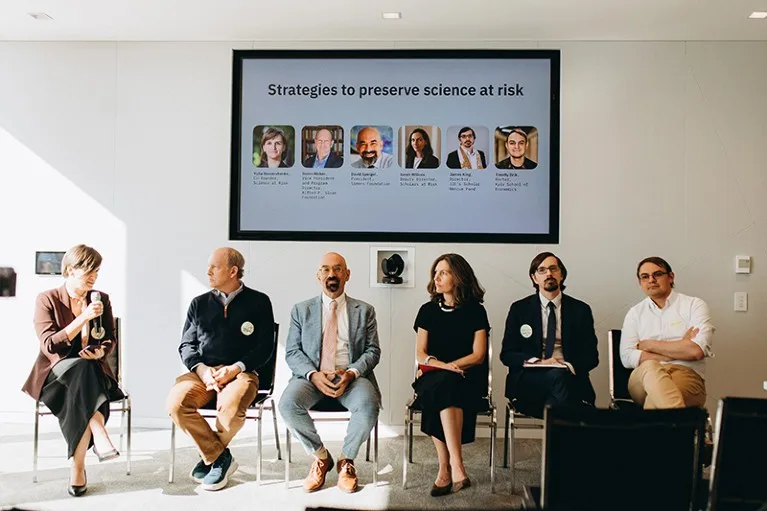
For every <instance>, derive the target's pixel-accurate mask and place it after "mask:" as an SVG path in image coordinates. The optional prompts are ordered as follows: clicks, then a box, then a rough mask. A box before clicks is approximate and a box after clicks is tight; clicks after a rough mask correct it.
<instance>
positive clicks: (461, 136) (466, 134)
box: [458, 133, 474, 138]
mask: <svg viewBox="0 0 767 511" xmlns="http://www.w3.org/2000/svg"><path fill="white" fill-rule="evenodd" d="M458 138H474V135H472V134H471V133H463V134H461V135H459V136H458Z"/></svg>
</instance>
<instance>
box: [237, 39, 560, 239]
mask: <svg viewBox="0 0 767 511" xmlns="http://www.w3.org/2000/svg"><path fill="white" fill-rule="evenodd" d="M559 75H560V53H559V51H558V50H477V51H475V50H417V51H416V50H353V51H337V50H332V51H324V50H320V51H308V50H307V51H287V50H285V51H283V50H269V51H260V50H243V51H241V50H235V51H234V61H233V81H232V145H231V150H232V152H231V192H230V193H231V195H230V216H229V234H230V238H231V239H233V240H297V241H373V242H379V241H403V242H467V243H469V242H471V243H557V242H558V241H559Z"/></svg>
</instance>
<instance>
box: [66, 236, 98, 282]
mask: <svg viewBox="0 0 767 511" xmlns="http://www.w3.org/2000/svg"><path fill="white" fill-rule="evenodd" d="M101 261H102V257H101V254H99V253H98V251H97V250H96V249H95V248H93V247H89V246H87V245H82V244H81V245H75V246H74V247H72V248H70V249H69V250H67V253H66V254H64V257H63V259H62V260H61V274H62V275H63V276H64V277H66V276H67V269H72V270H83V271H84V272H85V273H91V272H93V271H96V270H98V269H99V268H101Z"/></svg>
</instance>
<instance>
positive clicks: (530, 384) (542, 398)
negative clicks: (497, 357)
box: [506, 368, 584, 419]
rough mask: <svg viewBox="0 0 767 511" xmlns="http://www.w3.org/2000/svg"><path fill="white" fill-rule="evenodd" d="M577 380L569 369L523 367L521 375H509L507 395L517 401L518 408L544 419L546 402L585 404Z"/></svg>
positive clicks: (553, 404)
mask: <svg viewBox="0 0 767 511" xmlns="http://www.w3.org/2000/svg"><path fill="white" fill-rule="evenodd" d="M577 383H578V382H577V381H576V378H575V376H573V374H572V373H571V372H570V371H568V370H567V369H562V368H551V369H541V368H535V369H523V370H522V372H521V373H520V374H519V375H513V376H512V375H509V379H508V380H507V382H506V397H507V398H508V399H509V400H511V401H513V403H514V408H515V409H516V410H517V411H519V412H521V413H524V414H525V415H529V416H531V417H538V418H539V419H542V418H543V409H544V407H545V406H546V405H552V406H559V405H565V406H581V405H583V404H584V403H583V400H582V398H581V396H580V395H579V394H580V392H578V389H577Z"/></svg>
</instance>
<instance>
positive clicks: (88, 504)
mask: <svg viewBox="0 0 767 511" xmlns="http://www.w3.org/2000/svg"><path fill="white" fill-rule="evenodd" d="M46 422H47V428H46V429H44V430H42V431H41V444H40V469H39V482H38V483H32V475H31V469H32V435H31V431H32V428H31V426H29V425H20V424H0V459H2V460H3V461H4V463H3V464H2V466H1V468H0V506H11V505H15V506H18V507H21V508H25V509H45V510H67V509H86V508H93V509H96V508H99V509H109V510H110V511H118V510H123V509H125V510H128V509H130V510H137V509H146V510H150V509H160V508H162V509H166V510H184V511H188V509H189V507H190V506H195V507H198V506H215V507H218V508H221V509H227V510H228V511H229V510H235V509H249V510H250V509H253V508H254V507H255V508H260V509H280V511H291V510H296V511H298V510H303V509H305V508H306V507H307V506H312V507H319V506H328V507H339V508H359V509H437V508H440V509H478V508H484V509H515V508H519V507H520V505H521V499H520V498H519V497H518V496H516V495H511V494H510V492H509V470H508V469H504V468H502V467H501V464H502V461H503V460H502V455H503V440H502V439H499V441H498V442H497V443H496V465H497V467H498V468H497V469H496V485H495V491H496V493H495V494H492V493H490V472H489V466H488V462H489V458H488V455H489V452H488V451H489V443H490V440H489V439H487V438H482V439H478V440H477V441H476V442H475V443H473V444H469V445H467V446H465V449H464V456H465V465H466V468H467V472H468V474H469V477H470V478H471V480H472V487H471V488H468V489H466V490H462V491H460V492H458V493H456V494H452V495H448V496H445V497H440V498H433V497H430V496H429V489H430V488H431V485H432V483H433V481H434V477H435V476H436V472H437V464H436V458H435V453H434V447H433V445H432V444H431V441H430V440H429V439H428V438H426V437H417V438H416V440H415V445H414V461H415V463H413V464H411V465H409V470H408V488H407V489H406V490H403V489H402V442H403V440H402V437H399V438H397V437H393V438H381V439H380V441H379V482H378V487H374V486H373V484H372V470H373V463H372V462H370V463H367V462H365V461H364V458H365V457H364V452H363V453H361V455H360V457H359V458H358V459H357V463H356V464H357V468H358V474H359V477H360V484H361V485H362V489H361V490H360V491H359V492H357V493H355V494H353V495H347V494H344V493H342V492H341V491H339V490H338V489H337V488H336V487H335V483H336V480H337V479H336V475H335V473H334V472H331V473H330V474H329V478H328V481H327V483H326V485H325V488H323V489H322V490H320V491H318V492H316V493H314V494H310V495H307V494H305V493H304V492H303V490H302V489H301V484H302V481H303V478H304V477H305V475H306V472H307V470H308V468H309V457H308V456H307V455H306V454H304V452H303V450H302V449H301V448H300V446H299V445H298V444H297V443H295V442H294V443H293V448H292V452H293V463H292V464H291V481H290V488H289V489H286V488H285V485H284V479H283V477H284V464H283V461H279V462H277V461H274V459H275V457H276V449H275V445H274V440H273V439H272V438H265V442H264V446H265V449H264V465H263V467H264V468H263V473H262V476H263V483H262V485H261V486H260V487H259V486H258V485H257V483H256V459H257V457H256V442H255V436H254V434H253V433H254V429H255V428H252V427H250V428H247V427H246V428H245V429H243V431H242V432H241V433H240V435H238V438H236V439H235V441H234V442H233V444H232V453H233V454H234V456H235V458H236V460H237V462H238V464H239V466H240V468H239V470H238V471H237V472H236V473H235V474H234V476H233V478H232V479H231V480H230V484H229V486H228V487H227V488H225V489H223V490H221V491H219V492H206V491H204V490H201V489H199V487H198V485H196V484H195V483H194V482H193V481H192V480H191V479H189V477H188V472H189V470H190V468H191V467H192V466H193V465H194V463H196V461H197V459H198V458H197V453H196V450H195V449H194V448H193V447H192V445H191V443H190V442H189V441H188V439H186V438H185V437H183V435H181V436H180V437H179V439H178V441H179V444H178V448H177V451H176V481H175V483H173V484H170V483H168V461H169V459H170V454H169V431H168V430H149V429H145V430H139V429H134V432H133V467H132V473H131V475H130V476H126V474H125V468H126V465H125V460H124V457H121V458H120V459H118V460H115V461H110V462H106V463H101V464H100V463H98V461H97V460H96V459H95V457H94V456H93V455H91V454H89V456H88V458H87V467H88V469H87V474H88V493H87V495H86V496H85V497H82V498H78V499H75V498H72V497H69V496H68V495H67V494H66V487H67V483H68V477H69V469H68V464H67V461H66V459H65V456H64V448H65V446H64V443H63V441H62V439H61V434H60V433H59V432H58V430H57V429H56V424H55V421H46ZM267 424H268V423H267ZM267 430H268V428H264V432H265V433H266V432H267ZM283 433H284V430H281V434H283ZM341 434H342V432H341V433H337V434H336V435H335V437H337V438H334V439H333V440H330V441H327V445H328V447H329V449H330V451H331V453H332V454H333V455H334V456H337V453H338V452H339V451H340V447H341V443H342V442H341ZM327 436H328V437H330V436H332V435H327ZM113 437H114V438H115V442H116V441H117V435H116V434H114V435H113ZM323 437H325V435H323ZM282 441H283V442H284V438H282ZM516 446H517V449H516V456H517V463H516V486H517V488H516V493H517V495H519V494H520V493H521V490H522V485H524V484H536V483H537V482H538V481H539V479H540V459H541V452H540V441H538V440H517V443H516ZM283 456H284V446H283Z"/></svg>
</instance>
